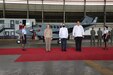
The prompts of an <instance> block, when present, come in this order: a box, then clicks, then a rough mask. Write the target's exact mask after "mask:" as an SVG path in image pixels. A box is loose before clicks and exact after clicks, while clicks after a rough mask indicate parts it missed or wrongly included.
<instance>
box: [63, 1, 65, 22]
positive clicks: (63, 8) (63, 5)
mask: <svg viewBox="0 0 113 75" xmlns="http://www.w3.org/2000/svg"><path fill="white" fill-rule="evenodd" d="M63 23H64V24H65V0H63Z"/></svg>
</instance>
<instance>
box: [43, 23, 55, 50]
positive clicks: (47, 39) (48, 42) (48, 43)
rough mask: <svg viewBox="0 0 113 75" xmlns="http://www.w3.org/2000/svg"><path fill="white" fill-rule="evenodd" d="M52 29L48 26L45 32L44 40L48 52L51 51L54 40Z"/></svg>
mask: <svg viewBox="0 0 113 75" xmlns="http://www.w3.org/2000/svg"><path fill="white" fill-rule="evenodd" d="M52 35H53V34H52V29H51V27H50V25H49V24H47V26H46V29H45V30H44V39H45V44H46V51H51V40H52Z"/></svg>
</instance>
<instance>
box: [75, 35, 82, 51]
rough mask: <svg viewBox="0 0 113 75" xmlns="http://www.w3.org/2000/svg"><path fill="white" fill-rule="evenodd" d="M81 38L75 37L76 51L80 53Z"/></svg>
mask: <svg viewBox="0 0 113 75" xmlns="http://www.w3.org/2000/svg"><path fill="white" fill-rule="evenodd" d="M81 44H82V37H75V45H76V51H81Z"/></svg>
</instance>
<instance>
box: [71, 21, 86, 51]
mask: <svg viewBox="0 0 113 75" xmlns="http://www.w3.org/2000/svg"><path fill="white" fill-rule="evenodd" d="M72 34H73V36H74V39H75V43H76V51H81V43H82V38H83V37H84V29H83V27H82V25H80V22H79V21H77V25H75V26H74V28H73V33H72Z"/></svg>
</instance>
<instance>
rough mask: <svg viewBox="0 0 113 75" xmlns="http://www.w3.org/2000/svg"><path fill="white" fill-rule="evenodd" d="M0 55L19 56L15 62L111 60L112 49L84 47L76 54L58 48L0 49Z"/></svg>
mask: <svg viewBox="0 0 113 75" xmlns="http://www.w3.org/2000/svg"><path fill="white" fill-rule="evenodd" d="M0 55H21V56H20V57H19V58H18V59H17V60H16V62H31V61H55V60H57V61H58V60H113V47H112V48H109V49H108V50H103V49H102V48H96V47H95V48H93V47H84V48H83V49H82V52H76V51H75V49H74V48H68V49H67V51H66V52H62V51H61V49H60V48H52V51H51V52H46V51H45V49H44V48H28V49H27V51H22V50H21V49H20V48H10V49H9V48H7V49H0Z"/></svg>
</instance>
